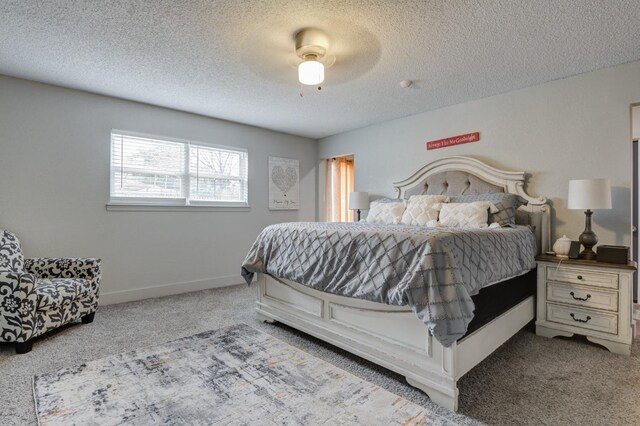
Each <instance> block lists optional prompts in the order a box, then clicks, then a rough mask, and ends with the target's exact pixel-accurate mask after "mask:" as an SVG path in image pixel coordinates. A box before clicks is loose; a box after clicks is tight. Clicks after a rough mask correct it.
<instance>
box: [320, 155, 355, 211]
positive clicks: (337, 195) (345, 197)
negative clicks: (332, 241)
mask: <svg viewBox="0 0 640 426" xmlns="http://www.w3.org/2000/svg"><path fill="white" fill-rule="evenodd" d="M326 162H327V171H326V185H325V216H324V217H325V221H327V222H353V217H354V215H353V210H349V193H350V192H352V191H353V160H347V159H346V158H345V157H337V158H329V159H327V160H326Z"/></svg>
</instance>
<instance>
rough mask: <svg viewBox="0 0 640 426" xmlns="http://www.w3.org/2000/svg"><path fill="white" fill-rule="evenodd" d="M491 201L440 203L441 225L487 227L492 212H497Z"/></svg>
mask: <svg viewBox="0 0 640 426" xmlns="http://www.w3.org/2000/svg"><path fill="white" fill-rule="evenodd" d="M497 210H498V209H497V208H496V206H494V205H493V204H492V203H490V202H489V201H476V202H473V203H449V204H440V219H439V222H438V224H439V225H440V226H447V227H453V228H486V227H487V226H488V224H487V221H488V217H489V211H491V213H496V212H497Z"/></svg>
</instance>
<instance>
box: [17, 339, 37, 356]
mask: <svg viewBox="0 0 640 426" xmlns="http://www.w3.org/2000/svg"><path fill="white" fill-rule="evenodd" d="M15 348H16V354H26V353H27V352H31V349H32V348H33V340H27V341H26V342H16V343H15Z"/></svg>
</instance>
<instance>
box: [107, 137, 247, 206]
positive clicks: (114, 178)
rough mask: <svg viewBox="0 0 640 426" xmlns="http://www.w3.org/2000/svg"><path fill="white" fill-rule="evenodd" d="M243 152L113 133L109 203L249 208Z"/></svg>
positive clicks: (244, 153)
mask: <svg viewBox="0 0 640 426" xmlns="http://www.w3.org/2000/svg"><path fill="white" fill-rule="evenodd" d="M247 165H248V156H247V151H245V150H241V149H233V148H225V147H219V146H211V145H205V144H199V143H192V142H188V141H180V140H175V139H159V138H155V137H149V136H143V135H136V134H133V133H125V132H121V131H113V132H111V199H110V203H111V204H135V205H160V206H247V205H248V181H247Z"/></svg>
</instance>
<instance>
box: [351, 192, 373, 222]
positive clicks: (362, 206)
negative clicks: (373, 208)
mask: <svg viewBox="0 0 640 426" xmlns="http://www.w3.org/2000/svg"><path fill="white" fill-rule="evenodd" d="M349 210H357V212H358V219H357V220H356V222H360V210H369V193H368V192H351V193H350V194H349Z"/></svg>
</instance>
